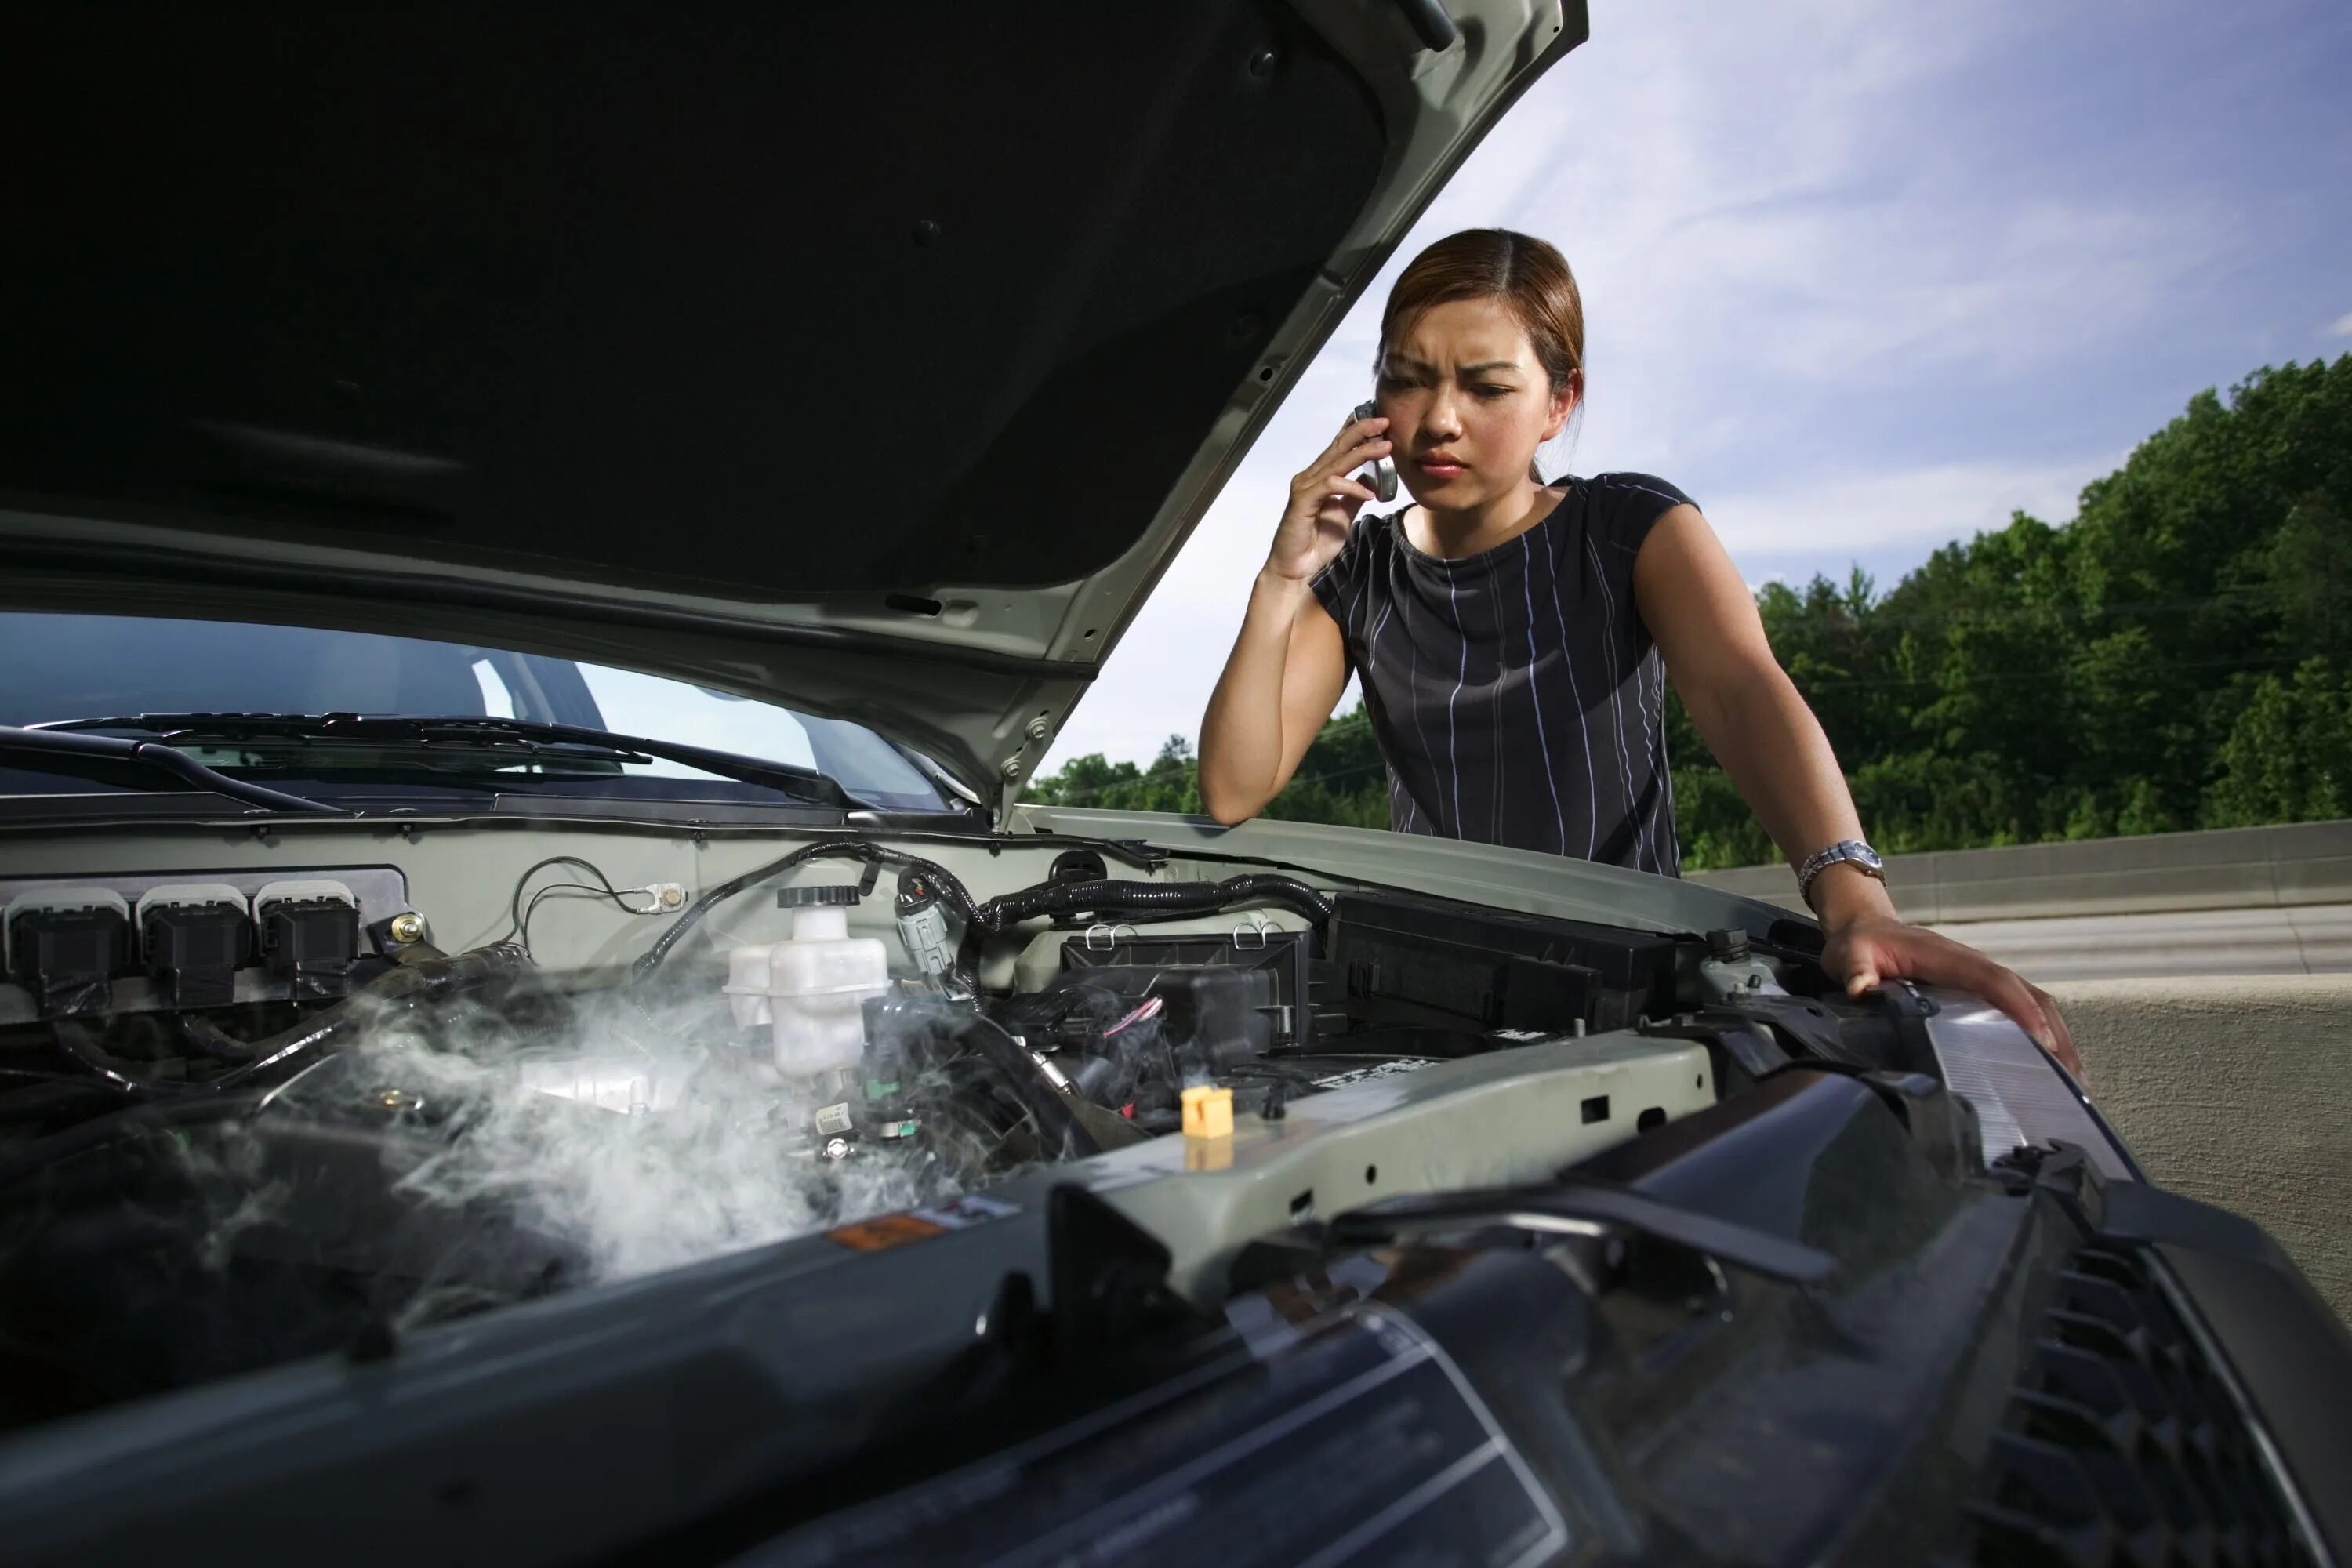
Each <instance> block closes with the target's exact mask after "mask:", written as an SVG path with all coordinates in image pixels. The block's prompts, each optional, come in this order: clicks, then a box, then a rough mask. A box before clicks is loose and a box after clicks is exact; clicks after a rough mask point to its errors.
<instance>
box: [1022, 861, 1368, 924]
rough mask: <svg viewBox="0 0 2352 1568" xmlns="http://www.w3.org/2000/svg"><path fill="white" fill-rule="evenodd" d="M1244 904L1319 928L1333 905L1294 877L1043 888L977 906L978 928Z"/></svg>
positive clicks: (1070, 884) (1259, 875)
mask: <svg viewBox="0 0 2352 1568" xmlns="http://www.w3.org/2000/svg"><path fill="white" fill-rule="evenodd" d="M1242 904H1280V905H1283V906H1284V907H1285V908H1287V909H1290V910H1296V911H1297V912H1298V913H1299V914H1302V915H1304V916H1306V917H1307V919H1308V920H1310V921H1314V922H1315V923H1316V924H1317V925H1318V926H1321V925H1324V924H1326V923H1328V921H1330V919H1331V900H1328V899H1327V898H1325V897H1324V896H1323V895H1322V894H1320V893H1318V892H1317V891H1316V890H1315V889H1312V888H1310V887H1308V886H1307V884H1306V883H1304V882H1302V881H1299V880H1298V879H1296V878H1293V877H1280V876H1275V875H1272V874H1269V873H1252V874H1250V875H1246V876H1240V877H1228V878H1226V879H1224V880H1223V881H1222V882H1121V881H1105V882H1062V883H1053V882H1046V883H1042V884H1040V885H1039V886H1037V887H1034V888H1024V889H1022V890H1021V891H1020V892H1017V893H1007V894H1005V895H1004V896H1003V898H997V899H991V900H988V902H986V903H984V904H982V905H981V906H980V910H979V916H980V923H981V924H982V926H984V927H986V928H987V929H988V930H991V931H1003V929H1004V928H1005V927H1007V926H1011V925H1016V924H1018V923H1019V922H1021V921H1025V920H1032V919H1034V918H1035V917H1037V916H1039V915H1062V914H1071V913H1075V912H1077V911H1079V910H1091V911H1099V912H1101V913H1103V914H1106V915H1110V914H1126V913H1135V914H1145V913H1150V914H1171V915H1174V914H1213V913H1215V912H1217V911H1218V910H1229V909H1233V908H1235V907H1237V906H1239V905H1242Z"/></svg>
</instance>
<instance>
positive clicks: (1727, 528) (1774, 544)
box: [1703, 453, 2124, 577]
mask: <svg viewBox="0 0 2352 1568" xmlns="http://www.w3.org/2000/svg"><path fill="white" fill-rule="evenodd" d="M2123 457H2124V454H2121V453H2106V454H2102V455H2100V456H2098V457H2094V458H2082V459H2079V460H2076V461H2073V462H2057V463H2006V462H2000V461H1994V460H1988V461H1979V462H1965V463H1934V464H1929V465H1927V466H1925V467H1921V468H1895V469H1884V470H1878V471H1873V472H1854V473H1840V474H1818V475H1805V476H1802V477H1801V478H1798V479H1791V480H1788V481H1783V482H1781V483H1780V484H1777V485H1773V486H1769V487H1765V488H1760V489H1754V490H1748V491H1744V492H1735V493H1732V494H1728V495H1724V496H1719V497H1718V496H1709V497H1706V498H1703V499H1704V500H1706V511H1707V521H1710V522H1712V523H1713V524H1714V525H1715V531H1716V532H1717V535H1718V536H1719V537H1720V538H1721V539H1722V540H1723V543H1724V548H1725V549H1727V550H1728V551H1730V552H1731V556H1732V559H1733V560H1734V561H1735V562H1738V563H1739V564H1740V565H1742V566H1743V567H1748V566H1749V563H1751V562H1756V561H1760V560H1767V559H1781V558H1786V557H1788V556H1790V555H1809V556H1811V557H1815V558H1817V559H1818V561H1819V563H1820V565H1821V568H1822V570H1827V571H1830V572H1832V573H1834V572H1835V571H1837V570H1838V566H1839V563H1841V562H1842V561H1843V560H1845V559H1852V558H1855V557H1860V556H1865V555H1882V556H1883V555H1885V554H1886V553H1888V552H1890V551H1891V550H1895V549H1900V548H1904V547H1907V548H1908V550H1909V552H1911V553H1912V554H1913V555H1914V556H1915V558H1918V557H1925V556H1926V555H1927V554H1928V553H1929V552H1932V551H1933V550H1935V549H1936V548H1937V546H1939V545H1942V544H1945V543H1948V542H1950V541H1952V540H1956V539H1968V538H1970V537H1972V536H1973V535H1975V534H1977V533H1979V532H1983V531H1987V530H1991V529H1999V528H2003V527H2006V526H2007V525H2008V523H2009V521H2010V515H2011V513H2012V512H2016V511H2024V512H2030V513H2032V515H2033V516H2035V517H2037V518H2040V519H2041V520H2042V521H2044V522H2050V523H2060V522H2065V521H2070V520H2071V519H2072V518H2073V517H2074V507H2075V500H2076V498H2077V497H2078V496H2079V495H2080V494H2081V492H2082V489H2083V486H2084V484H2086V483H2088V482H2089V481H2090V480H2092V479H2097V478H2098V477H2100V476H2101V475H2103V474H2107V473H2110V472H2113V471H2114V470H2115V468H2116V467H2118V466H2119V465H2120V464H2121V462H2122V460H2123ZM1763 575H1764V576H1766V577H1769V576H1776V575H1782V574H1780V573H1769V572H1768V573H1765V574H1763Z"/></svg>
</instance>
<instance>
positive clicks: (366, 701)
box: [0, 614, 946, 811]
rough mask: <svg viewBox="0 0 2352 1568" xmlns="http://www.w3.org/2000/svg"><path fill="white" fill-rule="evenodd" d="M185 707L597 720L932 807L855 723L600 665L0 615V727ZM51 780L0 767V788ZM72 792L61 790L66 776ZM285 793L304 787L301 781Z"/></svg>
mask: <svg viewBox="0 0 2352 1568" xmlns="http://www.w3.org/2000/svg"><path fill="white" fill-rule="evenodd" d="M142 713H151V714H163V713H169V714H190V713H213V714H222V713H244V714H259V713H292V714H324V713H356V714H363V715H369V716H398V717H404V718H457V719H474V720H484V719H512V720H518V721H523V722H524V723H545V724H563V725H570V726H573V727H576V728H580V729H590V730H608V731H615V732H617V733H619V734H623V735H634V736H640V737H643V738H645V739H646V740H648V741H656V742H669V743H673V744H679V745H691V746H699V747H703V748H706V749H708V750H710V751H715V752H731V753H733V754H735V755H737V756H740V757H748V758H752V759H756V760H758V761H761V762H767V763H784V764H787V765H788V766H791V767H795V768H805V769H810V770H813V771H814V772H816V773H823V774H824V775H826V776H827V777H829V778H831V779H832V780H833V781H834V782H835V783H836V784H839V785H840V786H841V787H842V789H843V791H844V792H845V793H846V794H847V795H849V796H850V797H851V798H852V799H853V800H855V801H857V802H858V803H860V804H862V805H869V806H874V807H877V808H879V809H883V810H897V811H938V810H941V809H944V807H945V805H946V803H945V802H944V801H943V800H942V799H941V797H940V794H939V792H938V791H937V790H936V789H934V788H933V787H932V785H931V784H930V783H929V780H928V779H926V778H925V777H924V775H923V773H921V772H920V771H919V769H918V768H917V767H916V766H915V764H914V763H911V762H909V761H908V758H907V756H906V755H905V753H903V752H900V751H898V748H897V747H895V746H893V745H892V744H891V743H890V742H887V741H886V740H884V739H883V738H882V737H881V736H879V735H877V734H876V733H875V732H874V731H870V730H867V729H866V728H864V727H863V726H861V725H857V724H852V723H849V722H846V721H842V720H838V719H825V718H820V717H818V716H816V715H814V714H808V713H802V712H798V711H795V710H793V709H789V708H783V707H779V706H775V705H773V704H771V703H766V702H759V701H753V700H748V699H744V698H739V697H733V696H730V695H728V694H726V693H723V692H718V691H713V690H709V689H706V688H703V687H698V686H694V685H691V684H688V683H687V682H685V681H679V680H671V679H665V678H663V677H660V676H655V675H646V674H642V673H639V672H637V671H634V670H626V669H616V668H610V667H607V666H604V665H594V664H583V663H577V662H574V661H572V660H571V659H562V658H548V657H545V656H543V655H540V654H524V653H517V652H514V651H512V650H510V649H506V648H495V647H480V646H476V645H471V644H463V643H446V642H428V641H425V640H424V639H421V638H416V637H383V636H377V635H374V634H371V633H364V632H343V631H329V630H324V629H320V628H318V627H309V626H257V625H252V624H247V623H240V622H226V621H185V620H163V619H152V618H147V617H140V616H73V615H34V614H0V724H14V725H26V724H44V723H56V722H58V721H73V720H87V719H98V718H113V717H127V716H131V715H136V714H142ZM184 749H185V750H187V751H189V752H191V754H194V755H195V756H197V757H198V759H199V760H200V761H202V762H203V763H205V764H206V765H208V766H211V767H214V768H216V769H219V770H221V771H223V772H226V773H246V774H251V775H265V774H266V775H268V776H269V777H271V778H272V779H291V778H295V777H298V776H299V777H300V778H304V779H317V780H320V781H321V782H323V783H324V784H326V785H327V786H328V789H329V790H330V791H331V790H333V789H334V788H336V787H339V786H341V785H347V784H353V783H354V782H355V775H361V774H363V775H365V778H366V782H367V783H368V784H370V785H371V786H375V787H393V788H420V787H422V788H467V787H471V788H484V787H487V788H495V789H499V790H511V789H518V788H521V789H530V790H532V791H534V792H538V793H546V792H550V791H560V792H561V793H569V794H581V793H591V794H604V795H627V796H634V797H637V798H662V797H666V796H670V795H681V796H685V795H690V796H692V797H693V798H696V799H733V800H742V801H746V802H756V801H760V800H772V799H774V798H776V796H777V793H778V792H777V791H776V790H774V789H772V788H769V787H766V786H764V785H761V784H745V783H741V782H739V781H737V780H734V779H729V778H723V777H721V776H720V775H719V774H717V773H710V772H708V771H705V770H703V769H700V768H697V767H694V766H691V765H689V764H688V763H683V762H679V761H677V760H674V759H670V758H664V757H655V758H652V759H650V760H647V761H637V760H633V759H616V758H614V757H613V756H611V755H610V754H607V753H604V752H597V751H594V750H593V749H587V750H575V751H573V752H565V751H562V750H544V749H543V750H541V752H538V753H536V754H530V753H523V754H518V753H517V752H516V750H515V749H514V748H512V747H511V746H509V748H507V749H506V750H505V751H504V752H501V751H500V750H499V748H498V747H497V746H495V745H493V744H492V743H491V742H488V741H487V740H486V741H485V742H484V743H483V744H482V745H481V746H480V747H479V748H478V749H477V750H476V751H475V752H474V753H473V754H471V755H470V756H469V754H468V751H467V747H466V746H465V745H464V744H463V743H462V742H457V743H452V742H449V741H448V740H446V739H438V738H436V743H435V745H434V747H433V748H432V761H431V767H430V770H429V774H428V773H426V772H425V771H422V770H423V764H422V763H421V762H420V761H419V760H418V759H417V758H416V757H415V756H411V755H405V754H404V751H405V752H418V750H419V749H418V748H415V747H409V748H403V747H402V746H401V745H399V744H398V743H397V742H383V743H369V744H362V745H352V746H340V745H339V746H334V747H315V746H314V747H300V746H299V742H254V741H250V740H244V739H231V740H223V741H219V742H214V741H211V740H197V741H192V742H189V743H188V744H187V745H186V746H185V747H184ZM58 787H60V785H59V782H58V780H57V779H55V778H51V777H46V776H38V775H35V774H32V773H26V772H22V771H13V772H12V771H6V770H0V794H21V793H37V792H48V791H54V790H56V789H58ZM68 787H70V786H68ZM299 793H303V794H314V793H318V792H316V791H313V790H310V789H307V788H305V789H302V790H300V791H299Z"/></svg>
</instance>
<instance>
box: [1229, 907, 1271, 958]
mask: <svg viewBox="0 0 2352 1568" xmlns="http://www.w3.org/2000/svg"><path fill="white" fill-rule="evenodd" d="M1273 929H1274V928H1273V926H1272V925H1271V924H1269V923H1268V922H1267V921H1266V918H1265V916H1264V915H1252V916H1250V918H1249V922H1248V923H1247V924H1246V925H1240V924H1237V925H1235V926H1234V931H1233V937H1234V947H1236V948H1238V949H1244V950H1246V949H1249V948H1252V947H1265V946H1266V945H1267V938H1266V934H1265V933H1266V932H1267V931H1271V930H1273ZM1253 932H1255V934H1256V936H1257V941H1256V942H1244V941H1243V940H1242V938H1243V937H1244V936H1245V935H1249V934H1251V933H1253Z"/></svg>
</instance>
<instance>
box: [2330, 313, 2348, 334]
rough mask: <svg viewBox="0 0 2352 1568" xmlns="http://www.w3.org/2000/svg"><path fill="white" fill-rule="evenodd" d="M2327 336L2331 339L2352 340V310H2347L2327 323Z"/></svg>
mask: <svg viewBox="0 0 2352 1568" xmlns="http://www.w3.org/2000/svg"><path fill="white" fill-rule="evenodd" d="M2327 335H2328V336H2329V337H2331V338H2352V310H2347V311H2345V312H2344V314H2342V315H2340V316H2338V317H2336V319H2335V320H2334V321H2330V322H2328V323H2327Z"/></svg>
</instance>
